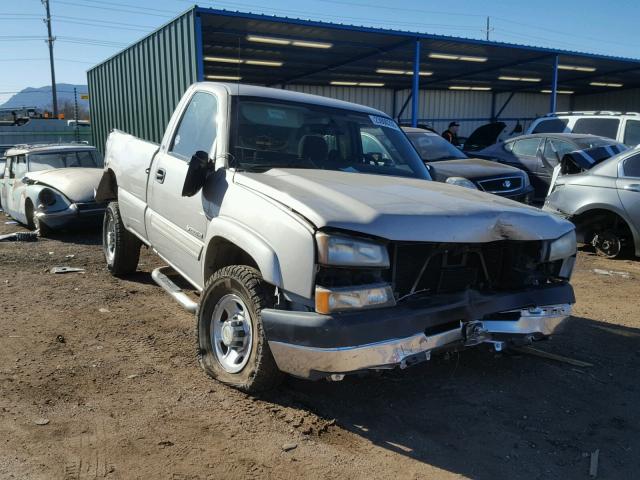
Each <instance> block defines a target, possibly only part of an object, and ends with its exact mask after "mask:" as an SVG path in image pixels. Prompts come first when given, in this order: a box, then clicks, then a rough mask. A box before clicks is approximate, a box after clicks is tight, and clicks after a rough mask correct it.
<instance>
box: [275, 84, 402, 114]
mask: <svg viewBox="0 0 640 480" xmlns="http://www.w3.org/2000/svg"><path fill="white" fill-rule="evenodd" d="M286 88H287V90H293V91H295V92H301V93H310V94H313V95H320V96H322V97H329V98H335V99H337V100H344V101H345V102H352V103H358V104H360V105H366V106H367V107H371V108H376V109H378V110H382V111H383V112H385V113H386V114H388V115H392V110H393V90H390V89H388V88H353V87H333V86H330V85H327V86H323V85H287V87H286Z"/></svg>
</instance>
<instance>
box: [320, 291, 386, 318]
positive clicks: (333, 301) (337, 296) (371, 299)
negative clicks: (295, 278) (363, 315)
mask: <svg viewBox="0 0 640 480" xmlns="http://www.w3.org/2000/svg"><path fill="white" fill-rule="evenodd" d="M395 304H396V301H395V299H394V298H393V291H392V290H391V287H390V286H389V285H387V284H379V285H361V286H358V287H342V288H334V289H327V288H324V287H316V312H318V313H332V312H341V311H345V310H358V309H365V308H376V307H377V308H380V307H390V306H393V305H395Z"/></svg>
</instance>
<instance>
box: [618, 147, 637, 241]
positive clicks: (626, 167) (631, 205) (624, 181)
mask: <svg viewBox="0 0 640 480" xmlns="http://www.w3.org/2000/svg"><path fill="white" fill-rule="evenodd" d="M616 186H617V187H618V195H619V196H620V202H621V203H622V206H623V207H624V209H625V211H626V212H627V216H628V217H629V218H630V219H631V223H632V224H633V226H635V228H636V229H637V228H638V226H640V153H637V154H635V155H632V156H630V157H627V158H626V159H625V160H624V161H623V164H622V171H620V173H619V177H618V180H617V181H616Z"/></svg>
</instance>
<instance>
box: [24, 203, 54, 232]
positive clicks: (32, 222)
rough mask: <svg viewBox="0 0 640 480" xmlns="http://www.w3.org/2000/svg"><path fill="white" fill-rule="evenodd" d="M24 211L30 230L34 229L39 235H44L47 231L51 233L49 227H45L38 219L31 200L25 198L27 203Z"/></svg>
mask: <svg viewBox="0 0 640 480" xmlns="http://www.w3.org/2000/svg"><path fill="white" fill-rule="evenodd" d="M24 212H25V215H26V216H27V227H28V228H29V229H30V230H35V231H37V232H38V234H39V235H40V236H41V237H46V236H47V235H48V234H49V233H51V229H50V228H49V227H47V226H46V225H45V224H44V223H42V222H41V221H40V219H39V218H38V216H37V215H36V212H35V209H34V208H33V204H32V203H31V200H27V203H26V204H25V206H24Z"/></svg>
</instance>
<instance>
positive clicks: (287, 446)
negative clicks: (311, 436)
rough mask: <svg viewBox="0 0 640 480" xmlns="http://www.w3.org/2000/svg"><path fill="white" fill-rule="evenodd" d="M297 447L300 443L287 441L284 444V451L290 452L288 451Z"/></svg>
mask: <svg viewBox="0 0 640 480" xmlns="http://www.w3.org/2000/svg"><path fill="white" fill-rule="evenodd" d="M295 448H298V444H297V443H285V444H284V445H282V451H283V452H288V451H290V450H293V449H295Z"/></svg>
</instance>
